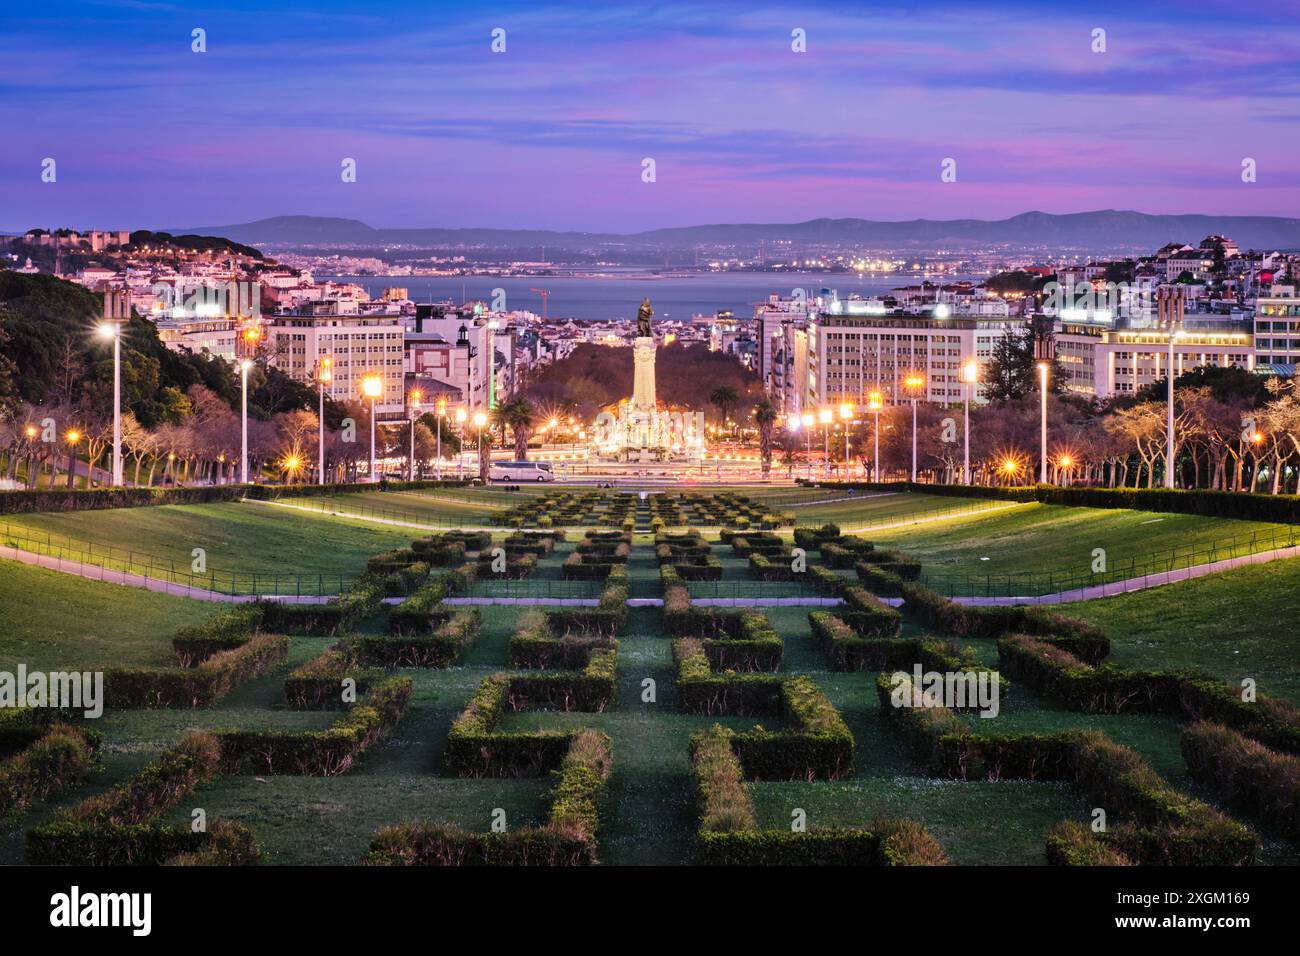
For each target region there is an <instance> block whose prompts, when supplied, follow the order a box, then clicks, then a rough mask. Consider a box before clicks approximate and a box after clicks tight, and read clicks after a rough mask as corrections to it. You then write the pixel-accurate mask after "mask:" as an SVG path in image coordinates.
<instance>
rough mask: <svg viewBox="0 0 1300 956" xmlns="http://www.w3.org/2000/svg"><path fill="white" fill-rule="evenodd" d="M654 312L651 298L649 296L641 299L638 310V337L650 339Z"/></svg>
mask: <svg viewBox="0 0 1300 956" xmlns="http://www.w3.org/2000/svg"><path fill="white" fill-rule="evenodd" d="M654 314H655V310H654V309H652V308H650V299H649V297H648V296H647V297H646V298H644V299H642V300H641V308H639V309H637V310H636V334H637V338H644V339H648V338H649V337H650V316H652V315H654Z"/></svg>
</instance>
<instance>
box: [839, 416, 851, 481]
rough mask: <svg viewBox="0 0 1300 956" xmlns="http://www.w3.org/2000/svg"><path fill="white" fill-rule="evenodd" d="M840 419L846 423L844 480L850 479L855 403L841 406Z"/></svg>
mask: <svg viewBox="0 0 1300 956" xmlns="http://www.w3.org/2000/svg"><path fill="white" fill-rule="evenodd" d="M840 418H841V419H842V420H843V422H844V480H845V481H848V478H849V422H851V421H852V420H853V403H852V402H844V403H843V404H841V405H840Z"/></svg>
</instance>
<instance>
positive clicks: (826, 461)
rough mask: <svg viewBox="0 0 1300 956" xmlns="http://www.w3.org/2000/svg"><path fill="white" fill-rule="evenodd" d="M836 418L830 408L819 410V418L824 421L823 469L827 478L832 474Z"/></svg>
mask: <svg viewBox="0 0 1300 956" xmlns="http://www.w3.org/2000/svg"><path fill="white" fill-rule="evenodd" d="M834 419H835V413H834V412H832V411H831V410H830V409H829V408H823V409H821V410H820V411H818V412H817V420H818V421H819V422H821V423H822V444H823V445H824V446H825V447H824V448H823V449H822V471H823V472H824V474H825V475H826V477H827V478H829V477H830V474H831V422H832V421H833V420H834Z"/></svg>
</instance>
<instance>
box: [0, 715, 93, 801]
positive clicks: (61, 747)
mask: <svg viewBox="0 0 1300 956" xmlns="http://www.w3.org/2000/svg"><path fill="white" fill-rule="evenodd" d="M42 709H43V708H42ZM100 741H101V736H100V734H99V733H98V732H97V731H93V730H83V729H81V728H80V727H74V726H72V725H71V724H65V723H62V722H53V723H51V724H50V725H49V727H48V729H46V730H45V732H44V733H43V734H42V735H41V736H40V737H39V738H37V739H36V740H35V741H33V742H32V744H31V745H30V746H28V747H27V748H25V749H23V750H21V751H19V752H18V753H17V754H15V755H14V756H11V757H9V758H8V759H6V760H3V761H0V820H3V819H5V818H7V817H11V816H16V815H17V814H20V813H22V812H23V811H25V810H26V809H28V808H29V807H30V806H32V805H33V804H35V803H38V802H40V801H41V800H47V799H49V798H50V797H52V796H55V795H56V794H59V793H62V792H63V791H65V790H69V789H71V788H72V787H75V786H77V785H78V784H80V783H81V782H82V781H83V780H85V779H86V778H87V777H89V776H90V773H91V771H92V770H93V769H94V766H95V755H96V753H97V752H98V750H99V746H100Z"/></svg>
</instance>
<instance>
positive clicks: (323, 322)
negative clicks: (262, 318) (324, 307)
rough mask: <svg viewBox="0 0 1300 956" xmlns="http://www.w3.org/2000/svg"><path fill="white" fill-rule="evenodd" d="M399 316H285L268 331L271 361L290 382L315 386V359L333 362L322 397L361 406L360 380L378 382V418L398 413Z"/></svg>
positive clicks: (401, 396)
mask: <svg viewBox="0 0 1300 956" xmlns="http://www.w3.org/2000/svg"><path fill="white" fill-rule="evenodd" d="M403 333H404V330H403V327H402V317H401V316H400V315H399V314H397V313H390V314H377V315H364V316H362V315H337V314H330V313H329V312H327V311H322V312H317V311H315V310H313V311H312V312H309V313H306V312H304V313H297V312H288V313H281V314H277V315H275V316H273V317H272V318H271V324H270V327H269V328H268V329H267V335H268V340H269V341H268V346H269V354H270V362H271V363H272V364H274V365H275V366H276V367H277V368H279V369H280V370H281V371H283V372H285V374H287V375H289V377H291V378H293V379H295V380H297V381H299V382H308V383H311V384H313V385H314V384H315V382H316V369H317V368H318V366H319V362H320V359H321V358H323V357H325V356H329V357H330V359H331V360H332V363H333V364H332V376H331V381H330V382H329V384H328V385H327V386H326V390H325V391H326V394H327V395H329V396H330V397H331V398H333V399H335V400H337V401H341V402H342V401H365V400H366V399H365V396H364V395H363V394H362V380H363V379H364V378H365V377H366V376H367V375H378V376H380V378H382V379H383V383H384V386H383V395H382V396H381V397H380V398H379V400H378V402H377V408H378V411H379V413H380V414H381V415H390V416H391V415H395V414H400V413H403V409H404V403H405V394H404V384H403V383H404V373H403V364H402V338H403Z"/></svg>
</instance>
